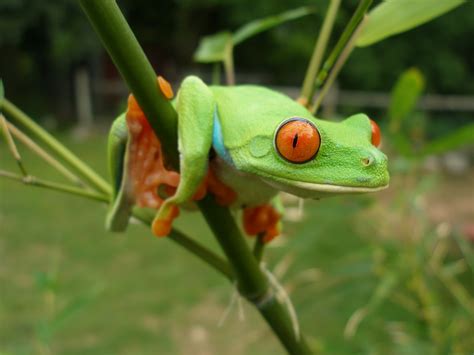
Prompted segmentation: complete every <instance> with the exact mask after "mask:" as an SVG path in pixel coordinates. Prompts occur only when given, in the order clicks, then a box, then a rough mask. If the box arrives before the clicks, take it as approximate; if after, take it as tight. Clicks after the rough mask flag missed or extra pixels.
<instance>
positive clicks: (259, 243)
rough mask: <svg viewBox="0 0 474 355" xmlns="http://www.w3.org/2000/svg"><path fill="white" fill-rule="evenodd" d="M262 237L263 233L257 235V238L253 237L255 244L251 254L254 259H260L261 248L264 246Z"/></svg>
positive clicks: (261, 254)
mask: <svg viewBox="0 0 474 355" xmlns="http://www.w3.org/2000/svg"><path fill="white" fill-rule="evenodd" d="M263 237H264V235H263V234H259V235H257V238H256V239H255V244H254V245H253V255H254V257H255V259H257V260H258V261H259V262H260V261H261V260H262V256H263V250H264V248H265V243H264V241H263Z"/></svg>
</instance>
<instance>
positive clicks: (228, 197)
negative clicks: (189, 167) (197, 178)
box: [206, 168, 237, 206]
mask: <svg viewBox="0 0 474 355" xmlns="http://www.w3.org/2000/svg"><path fill="white" fill-rule="evenodd" d="M206 183H207V184H206V185H207V190H208V191H209V192H210V193H211V194H213V195H214V196H215V198H216V202H217V203H218V204H219V205H221V206H230V205H231V204H232V203H233V202H234V201H235V200H236V199H237V194H236V193H235V191H234V190H232V189H231V188H230V187H229V186H227V185H225V184H224V183H223V182H222V181H220V180H219V179H218V178H217V176H216V174H215V173H214V171H213V170H212V169H211V168H209V171H208V173H207V178H206Z"/></svg>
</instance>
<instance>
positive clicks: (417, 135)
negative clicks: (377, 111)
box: [387, 68, 474, 158]
mask: <svg viewBox="0 0 474 355" xmlns="http://www.w3.org/2000/svg"><path fill="white" fill-rule="evenodd" d="M424 83H425V80H424V77H423V75H422V74H421V72H420V71H419V70H418V69H416V68H412V69H408V70H407V71H405V72H404V73H402V74H401V75H400V78H399V79H398V80H397V82H396V84H395V85H394V87H393V89H392V93H391V98H390V105H389V108H388V113H387V115H388V119H389V123H390V133H391V136H390V140H391V142H392V144H393V145H394V147H395V148H396V149H397V151H398V152H399V153H400V154H402V155H403V156H405V157H412V158H423V157H425V156H427V155H430V154H442V153H445V152H447V151H450V150H453V149H457V148H462V147H464V146H466V145H474V124H467V125H464V126H462V127H460V128H457V129H455V130H454V131H452V132H449V133H445V134H443V135H442V136H441V137H440V138H437V139H434V140H432V141H425V138H424V136H425V130H426V128H425V125H424V122H423V120H424V115H422V114H420V113H417V112H415V108H416V105H417V103H418V101H419V99H420V97H421V94H422V93H423V89H424V86H425V84H424Z"/></svg>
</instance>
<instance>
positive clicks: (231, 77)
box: [224, 44, 235, 86]
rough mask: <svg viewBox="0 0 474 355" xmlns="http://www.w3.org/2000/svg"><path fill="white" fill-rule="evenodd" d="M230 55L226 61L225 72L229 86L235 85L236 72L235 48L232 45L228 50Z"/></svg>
mask: <svg viewBox="0 0 474 355" xmlns="http://www.w3.org/2000/svg"><path fill="white" fill-rule="evenodd" d="M227 51H228V53H227V55H226V59H225V60H224V71H225V79H226V84H227V85H230V86H232V85H235V70H234V48H233V46H232V44H230V45H229V48H228V49H227Z"/></svg>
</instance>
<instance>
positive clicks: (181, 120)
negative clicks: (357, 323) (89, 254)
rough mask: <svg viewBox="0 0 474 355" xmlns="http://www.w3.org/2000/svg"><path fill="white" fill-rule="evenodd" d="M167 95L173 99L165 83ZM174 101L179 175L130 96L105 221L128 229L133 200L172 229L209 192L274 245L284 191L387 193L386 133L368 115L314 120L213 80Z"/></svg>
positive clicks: (257, 91) (115, 132)
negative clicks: (382, 143) (183, 210)
mask: <svg viewBox="0 0 474 355" xmlns="http://www.w3.org/2000/svg"><path fill="white" fill-rule="evenodd" d="M159 87H160V89H161V92H162V94H163V95H165V96H166V97H167V98H168V99H172V96H173V94H172V91H171V90H170V87H169V86H168V85H167V83H166V81H164V80H163V79H162V78H159ZM172 104H173V106H174V107H175V109H176V111H177V113H178V149H179V154H180V172H179V174H178V173H177V172H175V171H172V170H171V169H169V168H168V167H167V166H166V164H165V162H164V159H163V156H162V152H161V147H160V142H159V141H158V139H157V137H156V136H155V134H154V133H153V130H152V129H151V127H150V125H149V124H148V121H147V119H146V117H145V115H144V114H143V112H142V110H141V109H140V107H139V106H138V104H137V102H136V101H135V99H134V98H133V96H132V95H131V96H130V97H129V100H128V109H127V112H126V113H124V114H122V115H121V116H119V117H118V118H117V119H116V120H115V122H114V124H113V126H112V128H111V131H110V135H109V162H110V166H109V169H110V172H111V175H112V180H113V181H112V182H113V186H114V194H113V199H112V202H111V206H110V211H109V213H108V216H107V221H106V226H107V228H108V229H109V230H112V231H122V230H124V229H125V228H126V226H127V224H128V220H129V217H130V214H131V209H132V207H133V205H138V206H140V207H149V208H154V209H156V210H157V213H156V217H155V219H154V222H153V224H152V230H153V233H154V234H155V235H157V236H165V235H167V234H168V233H169V232H170V230H171V226H172V222H173V219H174V218H175V217H176V216H177V215H178V213H179V206H186V205H188V204H189V203H190V201H192V200H198V199H201V198H203V197H204V196H205V195H206V194H211V195H213V196H214V197H215V199H216V201H217V202H218V203H220V204H222V205H226V206H229V207H231V208H237V209H243V226H244V229H245V231H246V232H247V233H248V234H250V235H257V234H261V235H262V236H263V238H264V241H270V240H271V239H272V238H274V237H275V236H276V235H278V234H279V230H280V223H279V220H280V217H281V211H280V210H279V209H278V208H277V207H276V206H275V203H274V202H273V201H274V197H275V196H276V195H277V193H278V191H285V192H288V193H290V194H293V195H296V196H299V197H302V198H311V199H319V198H322V197H327V196H334V195H340V194H359V193H366V192H375V191H379V190H382V189H385V188H386V187H387V186H388V183H389V174H388V170H387V157H386V156H385V155H384V154H383V153H382V152H381V151H380V150H379V149H378V145H379V144H380V130H379V128H378V126H377V125H376V124H375V122H373V121H372V120H370V119H369V118H368V117H367V116H366V115H365V114H356V115H353V116H350V117H348V118H346V119H345V120H343V121H341V122H331V121H325V120H320V119H317V118H315V117H314V116H313V115H312V114H311V113H310V112H309V111H308V110H307V109H306V108H305V107H303V106H302V105H300V104H299V103H297V102H295V101H294V100H292V99H291V98H289V97H287V96H285V95H283V94H281V93H278V92H276V91H272V90H270V89H268V88H265V87H261V86H254V85H241V86H207V85H206V84H205V83H204V82H203V81H202V80H201V79H199V78H198V77H196V76H189V77H187V78H185V80H184V81H183V82H182V84H181V87H180V89H179V91H178V94H177V97H176V99H173V100H172Z"/></svg>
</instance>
